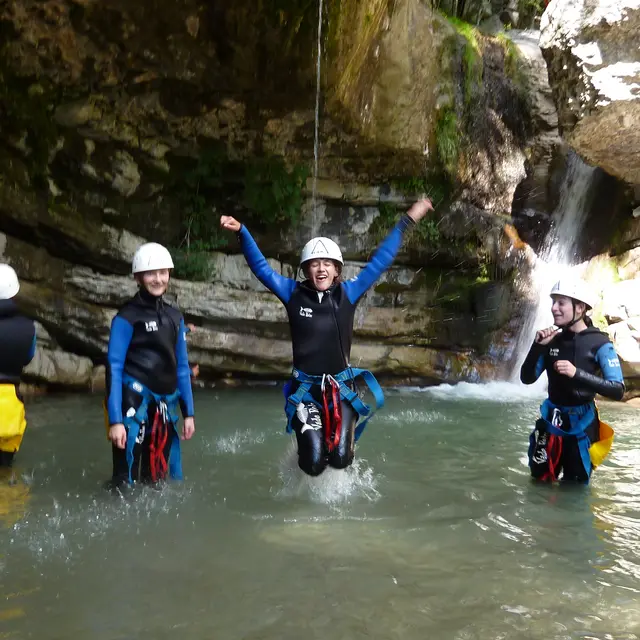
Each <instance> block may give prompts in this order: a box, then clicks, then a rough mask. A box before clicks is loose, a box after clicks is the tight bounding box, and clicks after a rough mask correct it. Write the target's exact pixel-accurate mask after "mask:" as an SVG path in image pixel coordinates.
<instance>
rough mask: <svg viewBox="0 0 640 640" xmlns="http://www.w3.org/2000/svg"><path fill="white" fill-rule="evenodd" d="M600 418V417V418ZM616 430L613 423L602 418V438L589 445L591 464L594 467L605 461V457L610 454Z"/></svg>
mask: <svg viewBox="0 0 640 640" xmlns="http://www.w3.org/2000/svg"><path fill="white" fill-rule="evenodd" d="M598 420H600V418H598ZM613 436H614V431H613V428H612V427H611V425H609V424H607V423H606V422H602V420H600V440H598V442H594V443H593V444H592V445H591V446H590V447H589V457H590V458H591V464H592V465H593V466H594V467H597V466H599V465H600V464H602V463H603V462H604V459H605V458H606V457H607V456H608V455H609V451H611V445H612V444H613Z"/></svg>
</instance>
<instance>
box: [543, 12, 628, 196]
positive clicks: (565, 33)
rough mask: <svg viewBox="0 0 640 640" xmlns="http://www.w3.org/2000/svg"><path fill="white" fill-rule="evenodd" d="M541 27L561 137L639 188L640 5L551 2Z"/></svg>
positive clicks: (613, 173) (592, 162) (590, 160)
mask: <svg viewBox="0 0 640 640" xmlns="http://www.w3.org/2000/svg"><path fill="white" fill-rule="evenodd" d="M541 30H542V35H541V39H540V46H541V48H542V50H543V53H544V56H545V59H546V60H547V64H548V67H549V80H550V82H551V86H552V87H553V90H554V96H555V99H556V104H557V107H558V112H559V120H560V128H561V131H562V133H563V135H564V136H565V137H566V138H567V140H568V142H569V143H570V144H571V145H572V146H573V147H574V148H575V149H576V151H578V153H579V154H580V155H581V156H583V157H584V158H585V159H586V160H587V162H589V163H590V164H592V165H597V166H600V167H602V168H603V169H604V170H605V171H607V172H608V173H611V174H612V175H614V176H617V177H619V178H621V179H623V180H625V181H627V182H630V183H632V184H638V183H640V156H639V155H638V154H639V152H638V149H640V4H639V3H638V2H637V0H596V1H595V2H587V1H586V0H552V2H550V3H549V6H548V7H547V10H546V11H545V13H544V15H543V16H542V21H541Z"/></svg>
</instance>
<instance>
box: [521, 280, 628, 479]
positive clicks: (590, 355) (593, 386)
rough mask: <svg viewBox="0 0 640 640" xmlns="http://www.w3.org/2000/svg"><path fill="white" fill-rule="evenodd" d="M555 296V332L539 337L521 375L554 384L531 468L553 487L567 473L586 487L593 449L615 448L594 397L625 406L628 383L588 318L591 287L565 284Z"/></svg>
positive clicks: (581, 283) (534, 442) (538, 429)
mask: <svg viewBox="0 0 640 640" xmlns="http://www.w3.org/2000/svg"><path fill="white" fill-rule="evenodd" d="M550 295H551V299H552V300H553V303H552V306H551V312H552V313H553V319H554V321H555V326H553V327H549V328H548V329H542V330H540V331H538V332H537V333H536V337H535V341H534V343H533V345H532V346H531V350H530V351H529V354H528V355H527V357H526V359H525V361H524V363H523V364H522V368H521V370H520V379H521V380H522V382H523V383H524V384H533V383H534V382H535V381H536V380H537V379H538V378H539V377H540V375H541V374H542V372H543V371H546V372H547V377H548V381H549V387H548V393H549V397H548V398H547V400H545V401H544V403H543V404H542V406H541V407H540V410H541V417H540V419H539V420H538V421H537V422H536V426H535V429H534V431H533V433H532V434H531V436H530V445H529V467H530V469H531V475H532V476H533V478H535V479H537V480H543V481H549V482H553V481H555V480H557V479H558V476H559V475H560V473H562V480H563V481H565V482H566V481H573V482H582V483H587V482H589V478H590V476H591V472H592V470H593V468H594V464H593V463H592V458H594V445H595V447H603V446H605V447H606V446H608V447H610V445H611V440H612V437H613V432H611V433H609V432H607V433H602V432H601V431H603V430H604V428H605V427H606V429H607V430H610V427H608V425H605V423H601V422H600V419H599V417H598V411H597V409H596V406H595V402H594V398H595V395H596V393H599V394H600V395H602V396H605V397H606V398H611V399H613V400H621V399H622V396H623V395H624V380H623V377H622V371H621V369H620V361H619V359H618V355H617V354H616V351H615V349H614V347H613V344H611V341H610V340H609V337H608V336H607V334H605V333H603V332H602V331H600V330H599V329H596V328H595V327H594V326H593V324H592V322H591V319H590V318H589V317H588V316H587V311H589V310H590V309H592V308H593V305H594V304H595V296H594V295H593V293H592V292H591V290H590V289H589V286H588V285H587V284H586V283H585V282H584V281H582V280H580V279H573V280H571V279H567V280H560V281H559V282H557V283H556V284H555V285H554V287H553V288H552V289H551V294H550ZM556 327H557V328H556ZM605 441H606V443H607V444H606V445H605ZM596 443H597V444H596ZM607 452H608V448H606V449H605V450H604V451H603V455H598V458H599V459H598V460H597V463H599V462H600V461H601V459H600V458H603V457H604V456H605V455H606V453H607ZM594 461H595V458H594Z"/></svg>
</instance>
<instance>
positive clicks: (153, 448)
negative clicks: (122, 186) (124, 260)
mask: <svg viewBox="0 0 640 640" xmlns="http://www.w3.org/2000/svg"><path fill="white" fill-rule="evenodd" d="M171 269H173V260H172V258H171V255H170V254H169V252H168V251H167V249H165V248H164V247H163V246H162V245H159V244H156V243H155V242H150V243H148V244H144V245H142V246H141V247H140V248H139V249H138V250H137V251H136V253H135V255H134V257H133V264H132V273H133V276H134V278H135V279H136V282H137V283H138V293H136V295H135V296H134V297H133V298H132V299H131V300H129V301H128V302H127V303H126V304H125V305H124V306H123V307H122V308H121V309H120V310H119V311H118V314H117V315H116V317H115V318H114V319H113V322H112V324H111V335H110V336H109V349H108V352H107V394H108V395H107V400H106V408H107V413H108V420H109V440H111V442H112V445H113V446H112V449H113V477H112V480H111V484H112V486H113V487H120V486H123V485H126V484H132V483H133V482H134V481H136V480H138V479H139V480H140V481H141V482H144V483H155V482H157V481H160V480H164V479H165V478H166V476H167V474H169V475H170V476H171V477H172V478H176V479H181V478H182V464H181V457H180V438H179V436H178V430H177V426H178V405H180V409H181V411H182V415H183V418H184V424H183V428H182V438H183V439H184V440H189V439H190V438H191V436H192V435H193V433H194V431H195V422H194V407H193V394H192V391H191V371H190V369H189V358H188V355H187V342H186V327H185V323H184V319H183V317H182V314H181V313H180V311H178V310H177V309H175V308H174V307H172V306H171V305H170V304H169V303H168V302H166V301H165V300H164V298H163V295H164V293H165V292H166V290H167V286H168V284H169V277H170V270H171Z"/></svg>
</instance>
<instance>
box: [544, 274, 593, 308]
mask: <svg viewBox="0 0 640 640" xmlns="http://www.w3.org/2000/svg"><path fill="white" fill-rule="evenodd" d="M549 295H550V296H566V297H567V298H572V299H573V300H575V301H576V302H583V303H584V304H586V305H587V308H588V309H593V307H595V305H596V302H597V301H598V297H597V296H596V295H595V293H594V292H593V291H592V289H591V287H590V286H589V285H588V284H587V283H586V282H585V281H584V280H581V279H579V278H575V279H571V278H568V279H563V280H559V281H558V282H556V283H555V284H554V285H553V288H552V289H551V293H550V294H549Z"/></svg>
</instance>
